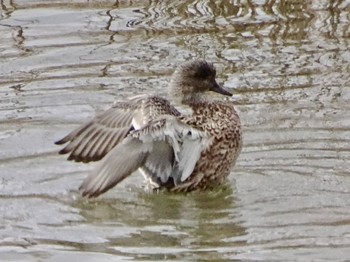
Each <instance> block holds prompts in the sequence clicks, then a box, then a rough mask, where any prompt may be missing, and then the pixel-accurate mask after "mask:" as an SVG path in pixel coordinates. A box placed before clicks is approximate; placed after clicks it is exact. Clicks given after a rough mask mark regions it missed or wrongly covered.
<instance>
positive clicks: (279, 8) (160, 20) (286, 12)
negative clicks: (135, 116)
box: [0, 0, 350, 261]
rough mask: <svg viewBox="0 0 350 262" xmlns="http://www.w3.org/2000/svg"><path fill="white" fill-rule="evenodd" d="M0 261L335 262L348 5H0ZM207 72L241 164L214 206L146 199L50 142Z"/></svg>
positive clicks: (343, 240) (342, 233) (343, 235)
mask: <svg viewBox="0 0 350 262" xmlns="http://www.w3.org/2000/svg"><path fill="white" fill-rule="evenodd" d="M0 6H1V12H0V35H1V38H0V122H1V125H0V149H1V150H0V260H2V261H76V260H83V261H129V260H135V261H157V260H168V261H190V260H193V261H229V260H235V261H256V260H261V261H346V260H348V259H349V253H350V219H349V218H350V150H349V148H350V146H349V144H350V118H349V111H350V104H349V101H350V91H349V90H350V89H349V88H350V87H349V86H350V80H349V75H350V63H349V62H350V51H349V41H350V38H349V37H350V21H349V20H350V17H349V13H350V2H349V1H325V0H321V1H316V0H314V1H204V0H198V1H141V0H140V1H80V0H75V1H66V0H59V1H44V0H30V1H28V0H17V1H15V0H13V1H5V0H3V1H0ZM192 58H204V59H207V60H209V61H212V62H214V63H215V65H216V67H217V69H218V70H217V71H218V78H219V82H220V83H222V84H223V85H224V86H226V87H227V88H229V89H230V90H231V91H232V92H233V93H234V96H233V98H232V99H233V100H234V101H235V103H236V104H237V110H238V111H239V113H240V116H241V119H242V124H243V126H244V149H243V152H242V154H241V156H240V158H239V160H238V162H237V165H236V167H235V168H234V170H233V171H232V175H231V176H230V179H229V181H228V183H227V184H226V185H225V186H223V187H222V188H219V189H217V190H216V191H214V192H206V193H193V194H189V195H172V194H155V195H149V194H146V193H144V192H142V190H141V189H140V186H141V185H142V178H141V177H139V176H137V175H134V176H132V177H131V178H130V179H128V180H127V181H125V182H123V184H121V185H120V186H118V187H117V188H115V189H114V190H111V192H109V193H107V194H106V195H104V196H103V197H101V198H99V199H97V200H92V201H87V200H85V199H82V198H80V197H79V195H78V194H77V192H76V189H77V188H78V186H79V184H80V183H81V181H82V180H83V179H84V177H85V176H86V175H88V173H89V171H90V170H91V169H92V168H93V166H94V165H93V164H92V165H84V164H76V163H71V162H68V161H65V158H64V157H63V156H59V155H58V154H57V151H58V148H57V146H55V145H54V144H53V142H54V141H55V140H57V139H59V138H61V137H62V136H63V135H65V134H66V133H68V132H69V131H70V130H72V129H73V128H75V127H77V126H78V125H79V124H81V123H83V122H85V121H86V120H88V119H89V118H91V117H92V116H93V115H94V114H95V113H97V112H100V111H102V110H104V109H106V108H108V106H109V105H110V104H111V103H112V102H113V101H114V100H116V99H123V98H125V97H127V96H131V95H134V94H138V93H155V94H160V95H165V94H166V87H167V84H168V81H169V77H170V76H171V74H172V72H173V70H174V68H175V67H176V66H177V65H178V64H179V63H181V62H183V61H186V60H190V59H192Z"/></svg>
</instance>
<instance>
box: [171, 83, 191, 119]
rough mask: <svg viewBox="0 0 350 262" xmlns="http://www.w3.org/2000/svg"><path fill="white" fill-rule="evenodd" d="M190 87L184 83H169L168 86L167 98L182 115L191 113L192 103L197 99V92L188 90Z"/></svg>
mask: <svg viewBox="0 0 350 262" xmlns="http://www.w3.org/2000/svg"><path fill="white" fill-rule="evenodd" d="M191 89H192V88H191V87H186V86H185V84H184V83H174V82H173V81H172V82H171V83H170V88H169V93H168V95H169V100H170V102H171V104H172V105H173V106H174V107H175V108H176V109H177V110H178V111H180V113H181V114H182V115H192V113H193V110H192V105H193V103H194V102H195V101H196V100H197V94H196V93H193V92H189V91H188V90H191Z"/></svg>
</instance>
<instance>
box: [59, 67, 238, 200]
mask: <svg viewBox="0 0 350 262" xmlns="http://www.w3.org/2000/svg"><path fill="white" fill-rule="evenodd" d="M215 77H216V71H215V68H214V66H213V65H212V64H210V63H208V62H206V61H204V60H194V61H191V62H186V63H184V64H182V65H180V66H179V67H178V68H177V69H176V71H175V72H174V74H173V76H172V79H171V82H170V85H169V98H168V99H165V98H162V97H159V96H152V95H139V96H136V97H132V98H130V99H128V100H126V101H121V102H116V103H115V104H114V105H113V106H112V108H110V109H109V110H107V111H105V112H103V113H101V114H99V115H97V116H96V117H95V118H93V119H92V120H91V121H89V122H87V123H86V124H84V125H82V126H81V127H79V128H77V129H76V130H74V131H72V132H71V133H70V134H68V135H67V136H65V137H64V138H62V139H61V140H59V141H57V142H56V144H58V145H61V144H65V143H68V144H67V145H66V146H65V147H64V148H63V149H62V150H61V151H60V152H59V153H60V154H69V157H68V160H74V161H76V162H85V163H86V162H90V161H98V160H101V159H102V161H101V163H100V165H99V166H98V167H97V168H96V169H95V170H94V171H93V173H92V174H91V175H90V176H88V177H87V178H86V179H85V180H84V182H83V183H82V185H81V186H80V188H79V189H80V191H81V193H82V195H83V196H87V197H97V196H99V195H100V194H102V193H104V192H106V191H107V190H109V189H111V188H112V187H114V186H115V185H117V184H118V183H119V182H121V181H122V180H123V179H125V178H126V177H128V176H129V175H131V174H132V173H133V172H134V171H136V170H140V171H141V173H142V174H143V175H144V176H145V177H146V178H147V180H148V182H149V183H148V185H150V186H151V187H152V188H153V189H162V188H165V189H168V190H170V191H174V192H180V191H183V192H188V191H193V190H206V189H212V188H214V187H216V186H218V185H220V184H222V182H223V181H225V179H226V177H227V176H228V175H229V174H230V172H231V169H232V167H233V166H234V164H235V162H236V159H237V157H238V155H239V154H240V152H241V148H242V138H241V124H240V119H239V116H238V114H237V112H236V111H235V108H234V105H233V102H232V101H229V100H224V99H223V98H222V97H220V96H218V95H215V93H216V94H220V95H225V96H232V94H231V93H229V92H228V91H226V90H225V89H223V88H222V87H220V86H219V85H218V84H217V82H216V80H215Z"/></svg>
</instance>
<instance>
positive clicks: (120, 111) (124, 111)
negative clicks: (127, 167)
mask: <svg viewBox="0 0 350 262" xmlns="http://www.w3.org/2000/svg"><path fill="white" fill-rule="evenodd" d="M163 114H171V115H179V112H178V111H177V110H176V109H175V108H174V107H172V106H171V105H170V104H169V102H168V101H167V100H165V99H163V98H160V97H155V96H144V95H142V96H137V97H133V98H130V99H129V100H127V101H124V102H117V103H115V104H114V105H113V107H112V108H110V109H108V110H107V111H105V112H103V113H101V114H99V115H97V116H96V117H95V118H93V119H92V120H91V121H89V122H87V123H86V124H83V125H82V126H81V127H79V128H77V129H76V130H74V131H72V132H71V133H69V134H68V135H67V136H65V137H64V138H62V139H61V140H59V141H57V142H56V143H55V144H57V145H61V144H65V143H67V142H68V144H67V145H66V146H65V147H64V148H63V149H62V150H61V151H59V153H60V154H68V153H69V157H68V160H74V161H76V162H90V161H97V160H100V159H102V158H103V157H104V156H105V155H106V154H107V153H108V152H109V151H111V150H112V149H113V148H114V147H115V146H116V145H118V144H119V143H120V142H121V141H123V139H124V138H125V137H126V136H127V135H128V134H129V132H130V131H132V130H135V129H139V128H141V127H143V126H144V125H146V124H147V123H148V122H149V121H151V120H153V119H155V118H156V117H158V116H159V115H163Z"/></svg>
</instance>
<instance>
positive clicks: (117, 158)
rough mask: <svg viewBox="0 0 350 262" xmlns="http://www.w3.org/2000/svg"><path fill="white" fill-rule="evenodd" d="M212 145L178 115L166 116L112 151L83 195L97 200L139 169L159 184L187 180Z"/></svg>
mask: <svg viewBox="0 0 350 262" xmlns="http://www.w3.org/2000/svg"><path fill="white" fill-rule="evenodd" d="M210 144H211V139H210V138H209V137H208V136H207V134H206V133H205V132H204V131H202V130H200V129H199V128H195V127H193V126H190V125H187V124H185V123H184V122H182V121H181V120H180V119H179V118H177V117H175V116H170V115H167V116H163V117H161V118H160V119H159V120H155V121H152V122H150V123H149V124H148V125H146V126H145V127H143V128H142V129H140V130H135V131H132V132H131V133H130V135H129V136H128V137H127V138H126V139H124V140H123V142H122V143H120V144H118V145H117V146H116V147H115V148H114V149H112V150H111V151H110V152H109V153H108V154H107V156H106V157H105V158H104V159H103V161H102V162H101V164H100V166H98V167H97V169H96V170H95V171H94V172H93V174H91V175H90V176H89V177H87V178H86V179H85V180H84V182H83V184H82V185H81V187H80V190H81V191H82V194H83V196H88V197H96V196H98V195H100V194H102V193H104V192H106V191H107V190H108V189H110V188H112V187H114V186H115V185H117V184H118V183H119V182H121V181H122V180H123V179H124V178H126V177H127V176H129V175H130V174H131V173H133V172H134V171H136V170H137V169H138V168H142V169H146V170H148V171H149V172H150V173H151V174H152V178H153V179H154V180H155V181H161V182H163V183H165V182H166V181H167V180H168V179H169V178H170V177H171V178H172V179H173V181H174V183H175V184H177V183H181V182H183V181H185V180H186V179H187V178H188V177H189V176H190V175H191V174H192V172H193V170H194V168H195V165H196V162H197V161H198V159H199V158H200V155H201V152H202V151H203V150H205V149H206V148H207V147H208V146H209V145H210Z"/></svg>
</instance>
